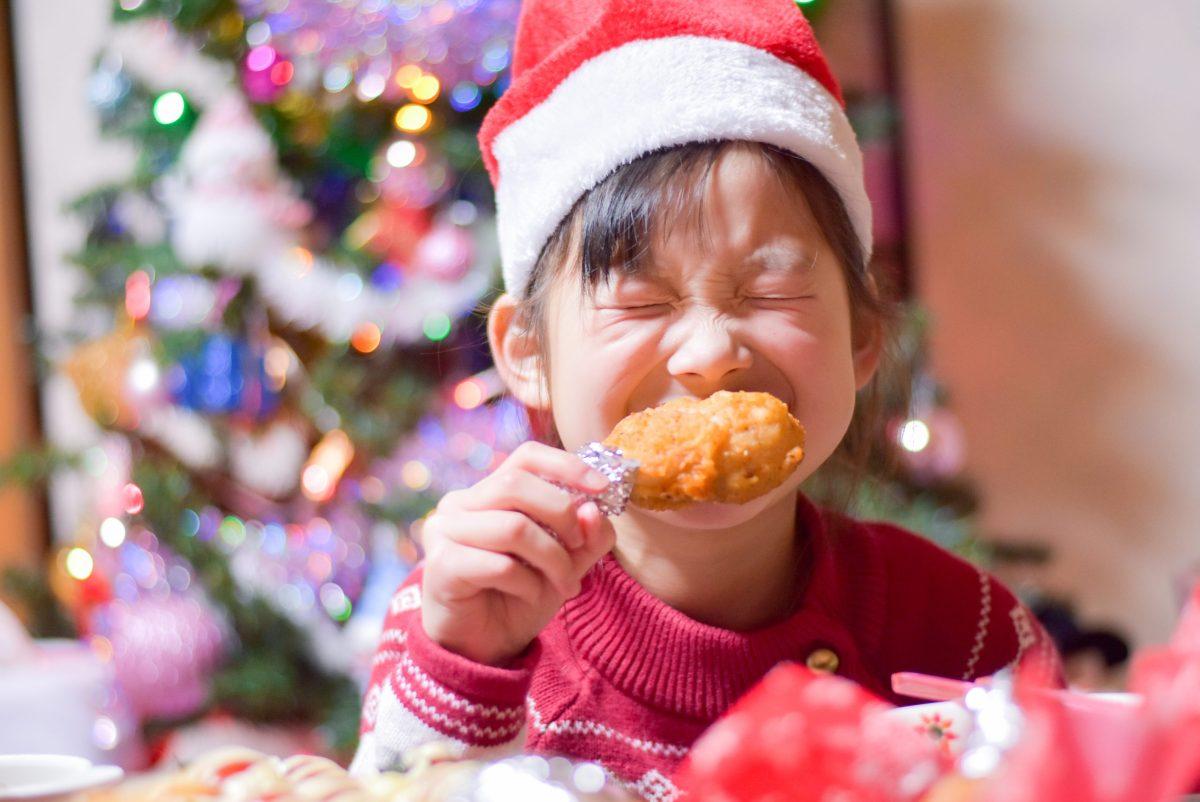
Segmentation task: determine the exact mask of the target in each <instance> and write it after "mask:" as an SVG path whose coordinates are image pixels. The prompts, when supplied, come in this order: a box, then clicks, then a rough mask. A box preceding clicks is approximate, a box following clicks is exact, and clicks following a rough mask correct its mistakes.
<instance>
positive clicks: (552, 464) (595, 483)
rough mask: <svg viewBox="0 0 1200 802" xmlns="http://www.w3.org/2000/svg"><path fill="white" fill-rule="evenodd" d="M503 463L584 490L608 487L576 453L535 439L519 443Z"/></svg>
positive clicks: (587, 491)
mask: <svg viewBox="0 0 1200 802" xmlns="http://www.w3.org/2000/svg"><path fill="white" fill-rule="evenodd" d="M504 464H505V465H508V466H511V467H514V468H520V469H522V470H525V471H529V472H530V473H534V474H537V475H538V476H541V477H542V478H543V479H547V480H549V481H551V482H557V483H558V484H561V485H564V486H566V487H570V488H573V489H575V490H578V491H580V492H583V493H598V492H600V491H601V490H603V489H604V488H606V487H608V479H606V478H605V477H604V474H602V473H600V472H599V471H597V470H596V469H595V468H592V467H591V466H590V465H588V464H587V463H586V462H584V461H583V460H582V459H580V458H579V457H578V456H577V455H575V454H570V453H568V452H566V451H563V450H562V449H560V448H551V447H550V446H548V445H545V444H543V443H538V442H534V441H532V440H531V441H528V442H525V443H522V444H521V445H519V446H517V448H516V449H515V450H514V451H513V453H511V454H509V455H508V459H506V460H505V461H504Z"/></svg>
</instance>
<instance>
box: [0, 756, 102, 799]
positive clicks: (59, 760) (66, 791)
mask: <svg viewBox="0 0 1200 802" xmlns="http://www.w3.org/2000/svg"><path fill="white" fill-rule="evenodd" d="M124 774H125V772H123V771H121V769H119V768H117V767H116V766H93V765H92V762H91V761H90V760H88V759H87V758H82V757H71V756H69V755H0V800H17V799H20V800H25V801H26V802H34V801H35V800H36V802H50V800H59V799H66V798H67V797H68V796H69V795H70V794H74V793H77V792H79V791H86V790H88V789H92V788H99V787H101V786H104V785H111V784H112V783H115V782H117V781H118V780H120V779H121V777H123V776H124Z"/></svg>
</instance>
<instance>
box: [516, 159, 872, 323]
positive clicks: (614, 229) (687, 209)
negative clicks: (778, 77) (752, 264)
mask: <svg viewBox="0 0 1200 802" xmlns="http://www.w3.org/2000/svg"><path fill="white" fill-rule="evenodd" d="M734 148H739V149H744V150H746V151H748V152H750V153H753V154H754V155H755V156H756V157H757V158H759V159H761V160H762V161H763V163H764V164H765V165H766V166H767V167H768V168H769V170H770V173H771V174H772V175H773V176H775V178H776V179H777V180H778V181H779V182H780V185H781V186H782V187H783V188H784V190H785V191H787V192H789V193H792V194H793V195H794V196H795V197H796V198H797V199H798V200H799V201H800V202H801V203H804V204H806V205H807V207H808V209H809V210H810V211H811V213H812V216H813V218H814V219H815V220H816V222H817V225H818V228H819V229H820V232H821V234H822V235H823V236H824V238H825V241H826V242H827V243H829V244H830V246H832V248H833V250H834V252H835V254H836V255H837V257H838V260H839V261H840V262H841V264H842V266H843V268H844V269H845V271H846V273H847V274H848V275H847V278H848V280H849V281H851V283H854V282H855V281H856V280H858V281H861V280H862V278H863V277H864V276H865V274H866V264H865V259H864V252H863V248H862V244H861V243H860V242H859V240H858V237H857V235H856V234H855V232H854V226H853V223H852V222H851V220H850V216H849V214H848V213H847V212H846V207H845V205H844V204H843V203H842V200H841V198H840V197H839V196H838V194H837V191H836V190H835V189H834V188H833V185H832V184H830V183H829V181H828V180H826V178H825V176H823V175H822V174H821V172H820V171H819V170H817V168H816V167H814V166H813V165H811V164H810V163H809V162H807V161H806V160H804V159H802V158H800V157H799V156H796V155H795V154H792V153H790V152H788V151H786V150H783V149H781V148H779V147H776V146H774V145H769V144H766V143H761V142H748V141H741V140H718V141H712V142H693V143H689V144H686V145H672V146H668V147H665V148H661V149H659V150H656V151H652V152H650V153H647V154H644V155H642V156H640V157H638V158H637V159H635V160H633V161H632V162H629V163H628V164H625V165H622V166H621V167H618V168H617V169H616V170H614V171H613V172H612V173H611V174H610V175H609V176H608V177H607V178H605V179H604V180H603V181H602V182H600V183H599V184H597V185H596V186H595V187H593V188H592V189H591V190H590V191H589V192H587V193H585V194H584V195H583V196H582V197H581V198H580V199H579V200H578V201H577V202H576V203H575V206H574V207H572V209H571V211H570V213H569V214H568V215H567V216H566V218H564V219H563V220H562V222H561V223H560V224H559V226H558V228H557V229H556V230H555V232H554V233H553V234H552V235H551V237H550V239H549V241H548V242H547V243H546V245H545V246H544V247H543V248H542V252H541V254H540V255H539V257H538V260H537V262H536V263H535V264H534V268H533V271H532V273H531V275H530V279H529V283H528V285H527V286H526V288H525V292H524V293H523V298H524V299H525V300H526V301H532V300H534V299H535V298H537V297H538V296H540V295H541V294H542V293H543V292H544V291H545V290H546V289H547V288H548V286H549V284H550V282H551V281H552V280H553V278H554V277H555V276H556V275H557V276H563V275H569V274H570V273H571V272H577V275H579V277H580V278H581V279H582V281H581V284H582V287H583V291H584V293H585V294H586V295H591V294H592V293H593V291H594V290H595V288H596V287H597V286H598V285H600V284H603V283H604V282H606V281H607V280H608V279H609V276H610V275H611V274H612V272H613V271H614V270H615V271H616V272H617V275H622V276H633V275H638V274H642V273H645V272H647V271H648V270H649V269H650V268H651V267H652V264H651V263H652V259H651V256H652V254H653V252H654V250H655V248H656V247H657V246H660V245H662V244H663V243H664V242H666V241H667V240H668V239H669V238H670V237H671V236H672V235H673V234H674V233H675V232H676V231H681V232H683V233H685V234H687V235H690V236H692V237H694V238H695V239H694V242H695V244H696V245H697V246H698V247H699V249H701V250H708V249H710V246H711V242H710V239H709V233H708V231H707V227H706V223H705V220H706V217H705V214H704V202H705V197H706V196H707V194H708V189H709V182H710V179H711V176H712V171H713V167H714V166H716V164H717V163H718V162H719V161H720V159H721V157H722V156H723V155H724V154H725V153H726V152H727V151H729V150H731V149H734ZM568 266H574V271H572V270H571V269H569V267H568Z"/></svg>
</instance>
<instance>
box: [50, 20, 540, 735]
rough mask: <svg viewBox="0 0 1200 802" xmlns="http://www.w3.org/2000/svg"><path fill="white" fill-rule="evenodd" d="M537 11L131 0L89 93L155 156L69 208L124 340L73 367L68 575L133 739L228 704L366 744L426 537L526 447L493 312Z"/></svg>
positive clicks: (70, 596) (109, 327) (91, 351)
mask: <svg viewBox="0 0 1200 802" xmlns="http://www.w3.org/2000/svg"><path fill="white" fill-rule="evenodd" d="M516 11H517V4H516V3H515V2H505V1H503V0H487V1H486V2H457V3H449V2H440V3H425V4H422V3H386V4H385V3H366V2H364V3H357V4H352V3H346V4H330V3H326V2H323V1H320V0H314V2H291V3H285V4H282V5H281V4H278V3H270V2H263V1H261V0H242V2H237V3H235V2H232V0H183V1H182V2H180V1H176V2H165V0H164V1H163V2H156V0H144V2H143V1H141V0H120V2H118V3H116V4H115V6H114V20H115V23H116V24H115V25H114V32H113V35H112V37H111V43H110V45H109V47H107V48H106V50H105V52H104V53H102V54H101V55H100V57H99V59H98V61H97V66H96V70H95V73H94V75H93V76H92V78H91V82H90V92H91V100H92V102H93V104H94V105H95V107H96V110H97V113H98V114H99V115H100V118H101V122H102V126H103V130H104V131H105V132H106V133H107V134H110V135H113V136H118V137H122V138H124V139H126V140H128V141H129V142H130V143H131V144H132V146H133V147H134V149H135V150H136V152H137V154H138V158H137V164H136V169H135V170H134V171H133V174H131V175H129V176H128V178H127V180H124V181H121V182H120V183H117V184H113V185H110V186H103V187H99V188H97V189H95V190H94V191H92V192H89V193H88V194H87V195H86V196H85V197H82V198H80V199H78V201H77V202H76V203H75V204H74V206H73V212H74V213H76V214H78V215H80V216H82V217H83V218H84V219H85V221H86V222H87V231H88V233H87V237H86V241H85V242H84V243H83V246H82V247H81V248H80V250H79V251H78V253H76V254H75V255H74V261H75V262H76V263H77V264H78V265H79V266H80V267H81V268H82V269H83V270H84V271H85V272H86V276H87V279H88V280H87V282H86V287H87V291H86V293H85V294H84V295H82V296H81V297H80V298H79V299H78V303H79V305H80V308H81V310H85V309H86V310H96V309H98V310H100V312H101V316H102V317H103V319H104V320H105V325H104V328H105V329H106V330H104V331H102V332H99V333H97V332H96V331H94V330H81V331H79V332H76V337H77V339H78V341H79V342H78V345H77V346H76V347H75V348H74V350H73V352H72V353H71V355H70V356H69V358H68V359H67V360H66V361H65V366H64V367H65V370H66V372H67V373H68V375H69V376H70V377H71V379H72V380H73V382H74V383H75V385H76V387H77V389H78V391H79V396H80V400H81V402H82V405H83V407H84V409H85V410H86V411H87V413H88V414H89V415H91V416H92V417H93V418H94V419H95V420H96V421H97V422H98V423H99V424H100V425H101V427H102V428H103V430H104V432H105V436H104V438H103V441H102V444H101V445H100V446H98V447H97V448H96V449H93V450H92V451H91V452H89V453H88V454H86V455H83V460H82V462H83V469H84V470H86V471H89V472H91V474H92V475H93V478H94V482H93V486H94V488H95V491H96V492H95V498H96V504H95V511H94V515H93V516H92V520H89V521H87V522H86V523H85V524H84V525H83V527H82V531H81V533H80V535H79V538H78V542H77V543H75V544H72V545H71V546H69V547H68V548H67V549H66V550H65V551H64V552H63V554H62V559H61V561H60V562H61V566H62V568H63V569H64V573H65V576H64V577H61V578H59V580H58V585H59V589H60V595H62V596H63V597H64V598H66V599H67V601H68V602H69V607H70V609H71V610H72V612H73V613H74V615H75V618H76V621H77V624H78V627H79V629H80V630H81V633H82V634H84V635H85V636H86V637H88V638H90V639H91V641H92V643H93V645H94V646H95V647H96V649H97V650H98V651H99V652H101V654H102V655H103V656H105V657H106V658H108V659H110V660H111V661H112V662H113V664H114V667H115V674H116V677H117V681H118V690H119V694H118V697H119V698H118V699H117V700H116V701H115V702H114V710H113V716H112V723H113V727H112V729H111V732H118V731H121V730H122V727H121V726H117V725H118V724H119V723H122V722H124V725H127V726H133V727H135V728H136V727H138V726H147V727H149V731H150V732H151V733H153V732H154V731H156V730H157V729H159V728H161V727H163V726H171V725H175V724H178V723H180V722H182V721H187V720H189V719H190V718H194V717H196V716H199V715H202V714H204V713H206V712H208V711H212V710H217V711H222V712H224V713H230V714H232V715H234V716H235V717H238V718H244V719H248V720H251V721H263V722H295V723H298V724H315V725H319V726H320V727H321V728H322V730H321V731H322V733H323V734H324V736H325V737H326V740H327V742H328V744H329V746H331V747H332V748H334V749H335V750H340V751H342V752H343V753H344V752H346V751H348V750H349V749H350V748H352V747H353V743H354V734H355V731H356V725H357V717H358V708H359V688H358V685H357V684H356V683H355V681H354V678H355V677H356V675H360V674H361V673H362V672H363V671H364V670H365V669H366V666H365V665H363V664H362V658H363V657H364V656H369V653H370V650H371V649H372V648H373V643H372V642H371V638H372V634H371V633H372V631H373V630H372V621H373V619H376V618H381V617H382V611H383V606H384V605H386V603H387V600H388V598H389V597H390V593H391V591H392V589H393V588H394V587H395V585H396V584H397V583H398V582H399V580H400V579H401V578H402V577H403V575H404V573H405V572H406V571H407V569H408V568H409V567H411V564H412V563H413V562H414V561H415V560H416V558H417V550H416V546H415V545H414V541H413V539H412V537H411V535H412V529H413V527H414V526H419V523H420V520H421V518H422V516H423V515H425V514H426V513H427V512H428V511H429V510H430V509H431V508H432V506H433V504H434V503H435V502H436V500H437V498H438V497H439V496H440V495H441V493H442V492H444V491H445V490H446V489H449V488H450V487H456V486H461V485H463V484H469V483H471V482H474V481H476V480H477V479H478V478H479V477H481V476H482V475H484V473H486V472H487V471H488V470H490V469H491V468H492V467H493V466H494V465H495V464H496V463H497V462H498V461H499V460H501V459H503V457H504V456H505V455H506V452H507V450H509V449H511V448H512V447H513V445H514V444H515V443H516V442H519V440H520V439H521V438H522V437H523V432H524V430H523V421H522V418H521V416H520V414H519V412H518V410H517V409H516V408H515V407H513V406H512V405H510V404H508V403H505V402H501V403H493V404H485V402H486V401H488V400H489V399H491V398H492V397H493V396H495V395H496V394H497V391H498V389H499V387H498V385H497V383H496V382H495V381H494V379H493V378H492V377H491V375H490V374H489V373H488V372H486V368H487V349H486V344H485V342H484V338H483V334H482V329H481V326H480V321H479V319H478V317H477V316H476V315H475V314H474V313H475V311H476V309H477V308H478V307H479V305H480V304H481V302H485V301H486V300H487V296H488V294H489V293H490V292H492V287H493V286H494V283H495V282H494V275H495V270H496V267H497V258H496V253H495V248H496V245H495V234H494V231H493V228H492V225H491V221H492V218H493V209H492V201H491V190H490V186H489V184H488V180H487V176H486V174H485V172H484V171H483V168H482V163H481V161H480V158H479V153H478V150H477V146H476V144H475V132H476V130H477V129H478V126H479V123H480V120H481V118H482V114H483V113H484V111H485V110H486V108H487V107H488V105H489V104H490V101H491V100H492V99H494V97H495V96H496V95H497V94H498V93H499V92H501V91H503V87H504V82H505V78H504V76H505V72H506V68H507V66H508V62H509V57H510V51H511V39H512V33H513V26H514V23H515V18H516ZM84 317H86V316H84ZM126 728H127V727H126ZM105 731H106V732H110V730H108V729H106V730H105ZM113 740H116V735H113Z"/></svg>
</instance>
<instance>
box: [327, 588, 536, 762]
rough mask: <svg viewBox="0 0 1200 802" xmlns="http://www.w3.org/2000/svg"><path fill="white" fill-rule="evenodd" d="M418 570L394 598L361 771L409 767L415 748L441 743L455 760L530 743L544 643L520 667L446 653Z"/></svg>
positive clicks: (364, 728) (363, 737) (367, 710)
mask: <svg viewBox="0 0 1200 802" xmlns="http://www.w3.org/2000/svg"><path fill="white" fill-rule="evenodd" d="M421 574H422V569H421V568H420V567H418V568H417V569H416V570H414V571H413V573H412V574H411V575H410V576H409V577H408V579H407V580H405V582H404V584H402V585H401V586H400V588H399V590H397V591H396V595H395V596H394V597H393V598H392V602H391V606H390V608H389V610H388V614H387V616H386V618H385V619H384V626H383V634H382V635H381V636H380V639H379V647H378V649H377V651H376V653H375V659H374V662H373V664H372V669H371V679H370V682H369V684H368V686H367V692H366V695H365V697H364V699H363V710H362V719H361V726H360V735H359V745H358V751H357V752H356V753H355V756H354V761H353V763H352V764H351V767H350V768H351V771H352V772H353V773H355V774H360V775H362V774H370V773H373V772H376V771H384V770H388V769H397V768H402V767H403V759H404V756H405V754H406V753H408V752H409V751H410V750H412V749H414V748H416V747H419V746H423V745H425V744H433V743H439V744H441V746H442V747H444V748H445V749H446V750H447V751H448V752H449V753H450V755H452V756H453V757H477V756H485V755H486V756H490V757H496V756H501V755H505V754H511V753H513V752H516V751H519V750H520V748H521V747H522V746H523V745H524V742H525V716H526V706H525V698H526V696H527V694H528V692H529V685H530V681H531V677H532V673H533V667H534V665H535V664H536V662H537V659H538V655H539V653H540V645H539V643H538V642H537V641H534V643H533V645H531V646H530V648H529V649H528V650H527V651H526V652H525V653H524V654H523V655H521V657H520V658H518V659H517V661H516V662H515V663H514V664H513V665H512V666H506V667H496V666H489V665H484V664H482V663H476V662H474V661H472V660H469V659H467V658H465V657H462V656H461V655H458V654H455V653H454V652H451V651H449V650H447V649H444V648H442V647H441V646H440V645H438V644H437V643H435V642H434V641H433V640H431V639H430V638H429V636H428V635H427V634H426V633H425V630H424V628H423V627H422V625H421Z"/></svg>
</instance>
